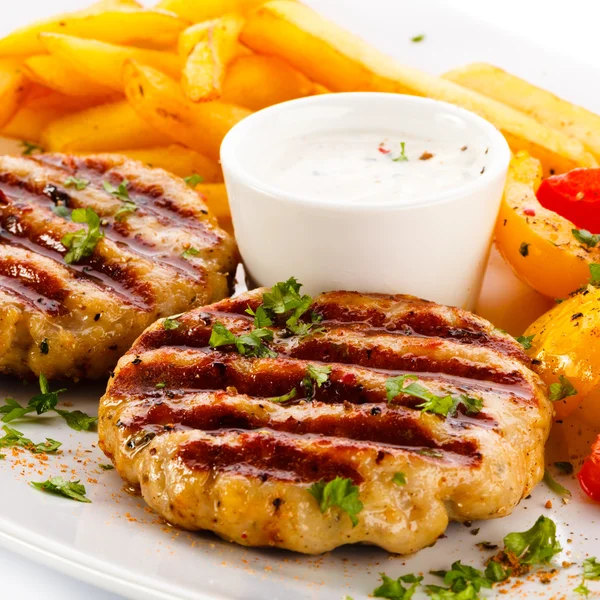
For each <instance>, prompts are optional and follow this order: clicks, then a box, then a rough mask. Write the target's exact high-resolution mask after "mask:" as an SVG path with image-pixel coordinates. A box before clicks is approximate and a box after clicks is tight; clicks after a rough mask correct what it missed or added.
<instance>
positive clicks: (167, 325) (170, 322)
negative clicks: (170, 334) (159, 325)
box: [163, 317, 181, 331]
mask: <svg viewBox="0 0 600 600" xmlns="http://www.w3.org/2000/svg"><path fill="white" fill-rule="evenodd" d="M180 325H181V323H180V322H179V321H178V320H177V319H174V318H173V317H167V318H166V319H165V320H164V321H163V328H164V329H166V330H167V331H172V330H173V329H177V328H178V327H179V326H180Z"/></svg>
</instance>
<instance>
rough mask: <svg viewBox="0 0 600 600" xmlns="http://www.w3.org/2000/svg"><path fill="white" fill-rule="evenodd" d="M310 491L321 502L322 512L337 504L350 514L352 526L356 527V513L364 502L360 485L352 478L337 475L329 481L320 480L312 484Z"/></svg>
mask: <svg viewBox="0 0 600 600" xmlns="http://www.w3.org/2000/svg"><path fill="white" fill-rule="evenodd" d="M308 491H309V493H310V494H311V495H312V496H313V497H314V498H315V500H316V501H317V502H318V503H319V508H320V509H321V512H322V513H324V512H326V511H327V510H329V509H330V508H332V507H334V506H337V507H338V508H339V509H340V510H343V511H344V512H345V513H347V514H348V516H349V517H350V521H352V526H353V527H356V525H357V524H358V518H357V516H356V515H358V513H359V512H360V511H361V510H362V509H363V503H362V502H361V501H360V498H359V495H358V486H357V485H354V484H353V483H352V479H347V478H343V477H336V478H335V479H333V480H332V481H330V482H328V483H325V482H324V481H319V482H318V483H314V484H313V485H311V486H310V488H308Z"/></svg>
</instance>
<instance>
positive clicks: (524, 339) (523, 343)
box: [516, 334, 535, 350]
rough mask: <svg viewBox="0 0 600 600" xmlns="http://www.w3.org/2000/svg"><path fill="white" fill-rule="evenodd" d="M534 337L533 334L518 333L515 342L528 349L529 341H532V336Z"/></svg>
mask: <svg viewBox="0 0 600 600" xmlns="http://www.w3.org/2000/svg"><path fill="white" fill-rule="evenodd" d="M534 337H535V334H534V335H520V336H519V337H518V338H516V339H517V342H519V344H521V346H523V349H524V350H530V349H531V342H533V338H534Z"/></svg>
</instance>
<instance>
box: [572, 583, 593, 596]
mask: <svg viewBox="0 0 600 600" xmlns="http://www.w3.org/2000/svg"><path fill="white" fill-rule="evenodd" d="M573 591H574V592H575V593H576V594H581V595H582V596H585V597H586V598H587V597H588V596H589V595H590V588H588V587H587V586H586V585H585V580H583V581H582V582H581V583H580V584H579V585H578V586H577V587H576V588H573Z"/></svg>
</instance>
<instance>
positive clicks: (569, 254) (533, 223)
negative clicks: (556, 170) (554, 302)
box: [496, 152, 600, 298]
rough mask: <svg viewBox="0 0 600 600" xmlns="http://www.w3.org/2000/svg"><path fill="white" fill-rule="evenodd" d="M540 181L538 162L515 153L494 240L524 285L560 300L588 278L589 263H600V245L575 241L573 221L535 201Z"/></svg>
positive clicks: (540, 172)
mask: <svg viewBox="0 0 600 600" xmlns="http://www.w3.org/2000/svg"><path fill="white" fill-rule="evenodd" d="M541 180H542V167H541V165H540V163H539V161H537V160H536V159H535V158H532V157H531V156H529V155H528V154H527V153H525V152H518V153H517V154H516V155H515V156H514V157H513V159H512V161H511V164H510V168H509V172H508V178H507V181H506V187H505V188H504V197H503V199H502V204H501V207H500V213H499V216H498V222H497V224H496V244H497V246H498V249H499V250H500V253H501V254H502V256H503V257H504V259H505V260H506V261H507V262H508V264H509V265H510V266H511V267H512V269H513V270H514V272H515V273H516V274H517V276H518V277H519V278H520V279H522V280H523V281H524V282H525V283H527V284H528V285H530V286H531V287H533V288H534V289H536V290H537V291H538V292H541V293H542V294H544V295H546V296H550V297H551V298H565V297H567V296H568V295H569V294H570V293H571V292H573V291H574V290H576V289H578V288H579V287H581V286H582V285H585V284H586V283H588V282H589V279H590V271H589V265H590V264H591V263H600V247H597V248H588V247H586V246H585V245H583V244H582V243H580V242H579V241H578V240H577V239H576V238H575V236H574V235H573V232H572V230H573V229H576V227H575V225H573V223H571V222H570V221H568V220H567V219H565V218H563V217H561V216H560V215H558V214H557V213H555V212H552V211H550V210H547V209H545V208H544V207H543V206H542V205H541V204H540V203H539V202H538V201H537V198H536V195H535V192H536V190H537V188H538V187H539V185H540V182H541Z"/></svg>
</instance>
